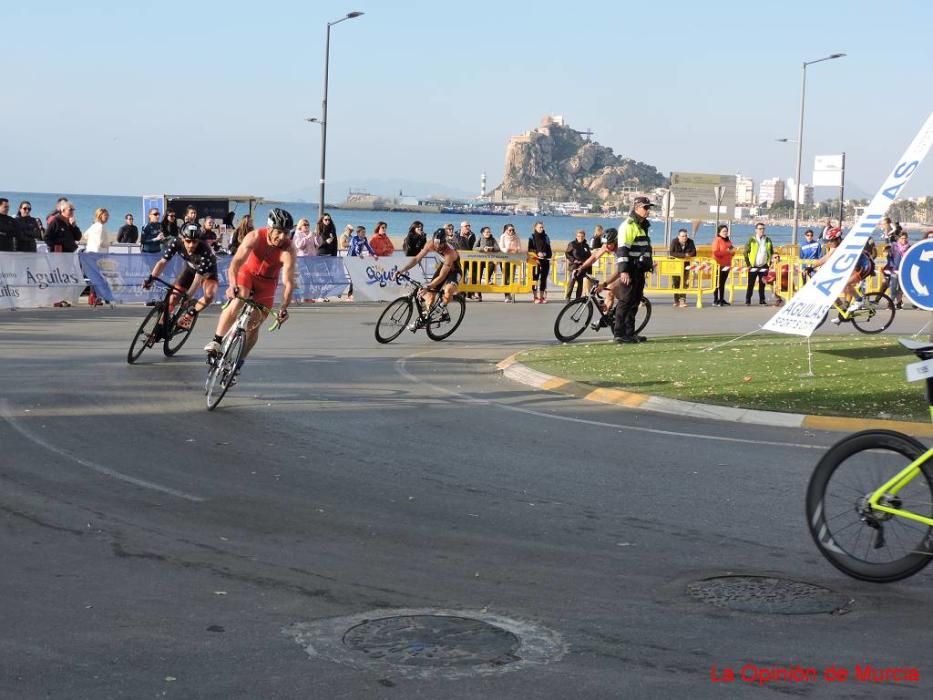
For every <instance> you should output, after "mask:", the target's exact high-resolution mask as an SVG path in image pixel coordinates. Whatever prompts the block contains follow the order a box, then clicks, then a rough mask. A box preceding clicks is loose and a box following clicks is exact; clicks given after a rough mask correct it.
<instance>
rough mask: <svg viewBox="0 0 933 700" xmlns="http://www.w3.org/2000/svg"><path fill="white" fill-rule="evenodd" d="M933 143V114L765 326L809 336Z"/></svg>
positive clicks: (779, 331)
mask: <svg viewBox="0 0 933 700" xmlns="http://www.w3.org/2000/svg"><path fill="white" fill-rule="evenodd" d="M931 145H933V113H931V114H930V116H929V117H927V120H926V123H925V124H924V125H923V128H922V129H920V132H919V133H918V134H917V136H916V137H914V140H913V142H912V143H911V144H910V146H908V148H907V150H906V151H905V152H904V155H903V156H902V157H901V159H900V160H899V161H898V162H897V165H895V166H894V170H892V171H891V174H890V175H888V178H887V179H886V180H885V181H884V184H883V185H882V186H881V189H880V190H878V192H877V194H875V196H874V198H872V200H871V203H870V204H869V205H868V207H867V208H866V209H865V212H864V213H863V214H862V215H861V216H860V217H859V219H858V221H857V222H855V226H854V227H853V228H852V229H851V230H850V231H849V233H848V234H847V235H846V237H845V238H844V239H843V241H842V244H841V245H840V246H839V247H838V248H836V250H835V251H834V252H833V254H832V256H831V257H830V258H829V260H827V261H826V263H824V264H823V266H822V267H820V268H819V269H818V270H817V272H816V275H814V276H813V278H812V279H811V280H810V281H809V282H807V284H805V285H804V286H803V288H802V289H800V291H798V292H797V293H796V294H795V295H794V296H793V298H792V299H791V300H790V301H789V302H788V303H787V304H785V305H784V306H783V307H781V310H780V311H778V312H777V313H776V314H775V315H774V316H772V317H771V319H770V320H769V321H768V322H767V323H766V324H765V325H764V326H762V328H763V329H764V330H766V331H774V332H776V333H787V334H790V335H802V336H810V335H812V333H813V331H814V330H815V329H816V327H817V325H819V322H820V320H822V318H823V316H825V315H826V313H827V312H828V311H829V309H830V308H831V307H832V305H833V303H834V302H835V301H836V299H837V298H838V297H839V295H840V294H842V291H843V290H844V289H845V286H846V282H847V281H848V280H849V277H850V276H851V274H852V270H853V269H854V268H855V264H856V263H857V262H858V259H859V255H861V253H862V249H863V248H864V247H865V243H866V242H867V241H868V239H869V237H870V236H871V234H872V232H874V230H875V227H876V226H877V225H878V222H880V221H881V218H882V217H883V216H884V215H885V212H887V210H888V207H890V206H891V203H892V202H893V201H894V200H895V199H896V198H897V195H898V193H899V192H900V191H901V190H902V189H903V188H904V186H905V185H906V184H907V183H908V182H910V178H911V177H912V176H913V174H914V172H915V171H916V170H917V167H918V166H919V165H920V163H922V162H923V159H924V158H925V157H926V155H927V153H928V152H929V150H930V146H931Z"/></svg>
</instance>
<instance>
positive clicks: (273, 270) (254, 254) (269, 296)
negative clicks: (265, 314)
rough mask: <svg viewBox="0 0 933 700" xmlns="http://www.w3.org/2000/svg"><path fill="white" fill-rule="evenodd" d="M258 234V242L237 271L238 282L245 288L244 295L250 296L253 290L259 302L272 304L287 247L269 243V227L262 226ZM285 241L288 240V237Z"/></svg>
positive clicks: (264, 304) (242, 292) (255, 298)
mask: <svg viewBox="0 0 933 700" xmlns="http://www.w3.org/2000/svg"><path fill="white" fill-rule="evenodd" d="M256 234H257V235H256V243H255V245H254V246H253V249H252V250H251V251H250V252H249V256H248V257H247V258H246V262H245V263H243V267H241V268H240V270H239V271H238V272H237V276H236V284H237V286H238V287H239V288H240V289H241V290H243V291H241V292H240V294H241V295H242V296H249V294H248V292H249V291H250V290H252V292H253V300H254V301H255V302H256V303H257V304H262V305H263V306H272V304H273V302H274V301H275V288H276V287H277V286H278V284H279V273H280V272H281V271H282V253H283V252H284V251H285V250H286V249H285V248H277V247H275V246H273V245H269V241H268V240H266V237H267V236H268V235H269V229H268V228H261V229H259V230H258V231H256ZM285 242H286V243H287V242H288V238H286V239H285ZM244 292H247V293H246V294H244Z"/></svg>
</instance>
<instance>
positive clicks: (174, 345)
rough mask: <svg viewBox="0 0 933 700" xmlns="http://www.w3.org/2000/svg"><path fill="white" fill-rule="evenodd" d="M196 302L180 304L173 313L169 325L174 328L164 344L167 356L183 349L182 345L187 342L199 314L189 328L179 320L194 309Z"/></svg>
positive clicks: (163, 350)
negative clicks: (182, 325)
mask: <svg viewBox="0 0 933 700" xmlns="http://www.w3.org/2000/svg"><path fill="white" fill-rule="evenodd" d="M194 306H195V302H193V301H192V302H191V303H190V304H179V305H178V308H176V309H175V313H173V314H172V318H171V320H170V321H169V327H170V328H171V329H172V330H171V331H170V332H169V333H168V334H167V335H166V337H165V342H164V343H163V344H162V352H164V353H165V356H166V357H171V356H172V355H174V354H175V353H176V352H178V351H179V350H181V346H182V345H184V344H185V341H187V340H188V337H189V336H190V335H191V331H193V330H194V324H195V323H197V322H198V316H197V314H195V315H194V317H193V318H192V319H191V325H190V326H188V328H182V327H181V326H179V325H178V322H179V321H180V320H181V318H182V316H184V315H185V314H186V313H187V312H188V310H189V309H194Z"/></svg>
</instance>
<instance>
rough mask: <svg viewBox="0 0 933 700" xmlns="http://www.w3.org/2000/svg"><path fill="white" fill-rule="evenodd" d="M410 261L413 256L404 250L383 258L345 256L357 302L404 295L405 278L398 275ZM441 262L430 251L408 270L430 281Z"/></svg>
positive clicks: (423, 279)
mask: <svg viewBox="0 0 933 700" xmlns="http://www.w3.org/2000/svg"><path fill="white" fill-rule="evenodd" d="M409 260H411V258H409V257H407V256H405V255H403V254H401V253H393V254H392V255H384V256H382V257H380V258H374V257H365V258H364V257H346V258H342V261H343V264H344V265H346V266H347V272H349V273H350V279H352V280H353V299H354V301H391V300H392V299H396V298H397V297H400V296H402V295H403V294H404V293H405V292H406V291H407V289H408V286H407V284H406V283H405V282H404V281H400V280H398V279H397V277H396V275H397V274H398V271H399V269H400V268H402V267H404V266H405V265H406V264H408V261H409ZM439 265H440V257H439V256H437V255H435V254H434V253H429V254H428V255H426V256H425V257H424V258H422V259H421V261H420V262H419V263H418V264H417V265H416V266H415V267H414V268H412V269H411V270H409V271H408V275H409V276H410V277H411V278H412V279H413V280H416V281H418V282H428V281H429V280H430V279H431V277H432V276H433V275H434V271H435V270H436V269H437V268H438V267H439Z"/></svg>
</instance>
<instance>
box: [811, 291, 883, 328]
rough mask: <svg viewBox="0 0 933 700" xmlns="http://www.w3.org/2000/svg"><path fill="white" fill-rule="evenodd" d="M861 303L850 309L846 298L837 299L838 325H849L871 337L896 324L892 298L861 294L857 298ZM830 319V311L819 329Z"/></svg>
mask: <svg viewBox="0 0 933 700" xmlns="http://www.w3.org/2000/svg"><path fill="white" fill-rule="evenodd" d="M855 299H856V301H858V302H860V305H859V307H857V308H855V309H852V310H851V311H850V310H849V309H850V304H849V302H847V301H846V300H845V299H844V298H839V299H836V301H835V302H833V308H835V309H836V312H837V316H836V323H849V322H851V323H852V325H853V326H855V328H856V330H858V331H861V332H862V333H868V334H869V335H872V334H875V333H881V332H882V331H884V330H886V329H887V328H888V326H890V325H891V324H892V323H893V322H894V315H895V313H896V311H895V309H894V302H893V301H891V297H889V296H888V295H887V294H883V293H881V292H872V293H871V294H859V295H856V297H855ZM827 318H829V311H827V312H826V314H825V315H824V316H823V318H822V320H820V322H819V323H818V324H817V325H816V327H817V328H819V327H820V326H822V325H823V324H824V323H826V319H827Z"/></svg>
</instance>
